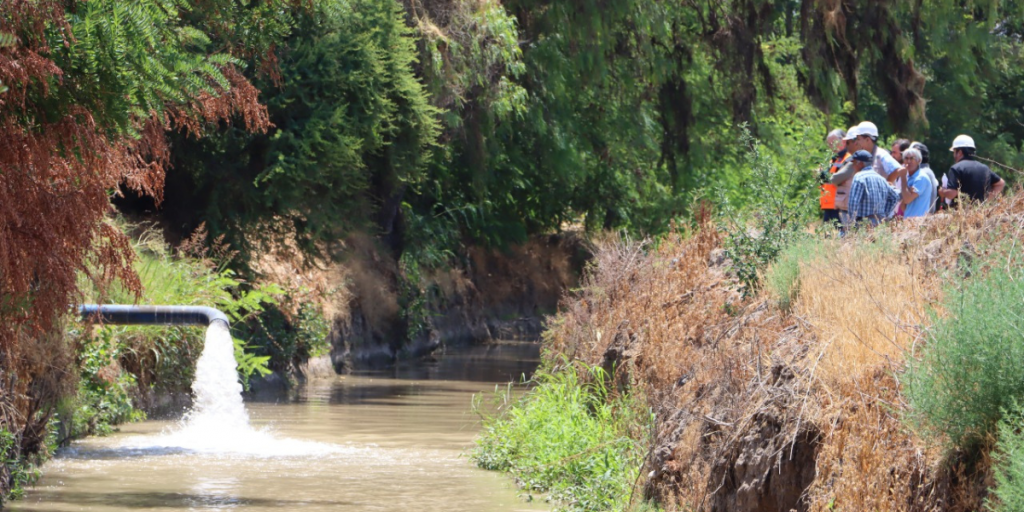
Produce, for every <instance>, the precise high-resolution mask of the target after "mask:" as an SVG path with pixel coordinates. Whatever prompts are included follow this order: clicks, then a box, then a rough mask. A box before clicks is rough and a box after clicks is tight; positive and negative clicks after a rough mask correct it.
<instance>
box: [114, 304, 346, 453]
mask: <svg viewBox="0 0 1024 512" xmlns="http://www.w3.org/2000/svg"><path fill="white" fill-rule="evenodd" d="M192 394H193V396H194V402H193V405H192V410H191V411H189V412H188V413H186V414H185V417H184V418H183V419H182V421H181V423H180V424H179V425H178V426H177V427H175V428H172V429H170V430H169V431H167V432H164V433H162V434H160V435H157V436H143V437H136V438H130V439H128V440H126V442H125V443H124V444H123V445H122V447H124V448H128V449H132V450H144V451H149V450H156V451H181V450H184V451H190V452H201V453H211V454H239V455H251V456H258V457H280V456H310V455H323V454H330V453H338V452H342V451H347V449H346V448H345V447H342V446H337V445H330V444H325V443H316V442H310V441H300V440H296V439H284V438H277V437H275V436H274V435H272V434H271V433H270V432H269V431H267V430H266V429H259V430H257V429H254V428H253V427H252V425H250V424H249V413H248V412H247V411H246V410H245V404H244V403H243V402H242V383H241V382H239V380H238V364H237V363H236V362H235V348H234V343H233V342H232V339H231V333H230V331H229V330H228V327H227V326H226V325H225V324H224V323H223V322H213V323H212V324H210V326H209V327H208V328H207V329H206V345H205V346H204V347H203V353H202V354H201V355H200V356H199V361H198V363H197V364H196V377H195V381H193V382H192Z"/></svg>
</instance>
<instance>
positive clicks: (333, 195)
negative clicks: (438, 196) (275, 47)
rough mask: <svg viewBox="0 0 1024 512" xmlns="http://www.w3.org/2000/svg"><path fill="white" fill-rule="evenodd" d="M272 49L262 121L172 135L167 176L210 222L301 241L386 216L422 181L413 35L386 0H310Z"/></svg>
mask: <svg viewBox="0 0 1024 512" xmlns="http://www.w3.org/2000/svg"><path fill="white" fill-rule="evenodd" d="M286 43H287V46H286V47H285V48H282V49H281V50H280V52H279V53H280V55H279V59H280V60H279V66H280V81H279V82H277V83H275V82H274V81H271V80H265V81H262V82H260V84H261V87H262V88H263V94H264V96H265V97H266V102H267V107H268V109H269V112H270V118H271V121H272V122H273V124H274V128H273V129H272V130H271V131H270V132H268V133H267V134H266V135H262V134H257V135H251V134H249V133H247V132H243V131H241V130H238V129H233V128H228V130H227V131H226V132H224V133H221V134H219V135H218V136H216V137H210V138H208V139H205V140H198V141H196V140H194V139H191V138H182V139H180V140H179V143H180V145H181V147H183V148H186V149H184V150H183V151H181V152H180V153H179V156H180V158H181V160H180V161H179V162H178V164H179V165H178V168H179V171H178V172H179V173H182V174H181V175H179V179H182V180H183V181H185V182H187V183H189V187H192V189H191V190H192V192H194V193H196V194H198V195H199V196H200V197H199V204H204V205H206V212H205V215H206V220H208V222H209V225H210V227H211V230H212V231H213V232H215V233H223V232H228V233H232V234H233V235H236V236H235V240H234V241H235V242H238V243H239V244H240V245H243V246H244V242H245V240H244V239H243V238H242V237H240V236H238V235H240V233H241V231H243V229H239V228H242V227H252V226H254V225H260V224H261V223H262V224H265V225H268V226H270V227H271V228H284V229H294V231H295V232H297V233H298V235H299V237H300V240H301V241H303V242H306V243H307V244H306V246H307V247H311V246H312V245H311V244H310V242H313V241H315V240H318V239H322V238H326V237H327V236H329V235H334V236H337V235H339V234H340V233H343V232H344V230H345V229H346V228H351V227H353V226H358V225H360V224H362V223H366V222H369V221H371V220H372V218H373V217H374V213H372V212H375V213H377V214H379V216H380V221H381V222H380V225H381V226H382V229H383V230H384V231H393V230H394V229H395V219H396V218H397V212H398V209H399V207H400V205H401V199H402V197H403V194H404V191H405V190H406V188H407V187H408V186H409V184H412V183H417V182H420V181H422V180H423V173H422V169H423V167H424V165H425V162H426V159H427V158H428V156H429V155H430V151H429V148H430V147H431V146H432V145H434V144H435V143H436V139H437V135H438V122H437V120H436V115H437V112H436V111H435V109H434V108H433V107H431V105H430V104H429V102H428V98H427V96H426V94H425V93H424V91H423V87H422V85H421V84H420V82H419V80H418V79H417V77H416V76H415V74H414V72H413V67H412V65H413V63H414V62H415V59H416V49H415V43H414V40H413V38H412V35H411V29H409V28H408V27H407V26H406V25H405V22H404V18H403V15H402V11H401V7H400V5H399V4H397V3H395V2H393V1H391V0H359V1H356V2H342V1H331V2H320V3H318V4H317V6H316V7H315V9H313V10H312V11H311V12H309V13H307V14H306V15H304V16H302V17H300V18H299V19H298V21H297V25H296V26H295V29H294V31H293V32H292V34H291V36H290V37H289V39H288V40H287V41H286Z"/></svg>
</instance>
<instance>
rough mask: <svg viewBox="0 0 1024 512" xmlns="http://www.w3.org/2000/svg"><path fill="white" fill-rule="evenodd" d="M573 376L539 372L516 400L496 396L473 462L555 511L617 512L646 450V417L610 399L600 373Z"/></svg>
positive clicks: (621, 398) (620, 399)
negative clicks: (494, 409) (541, 497)
mask: <svg viewBox="0 0 1024 512" xmlns="http://www.w3.org/2000/svg"><path fill="white" fill-rule="evenodd" d="M578 371H580V370H578V369H576V368H575V367H572V366H570V367H567V368H563V369H561V370H559V371H557V372H541V373H538V374H537V375H536V376H535V377H534V382H535V386H534V387H533V388H532V389H531V390H530V391H528V392H527V393H526V394H525V395H523V396H522V397H521V398H519V399H517V400H513V399H512V396H511V390H509V389H506V390H504V391H499V392H498V393H497V394H496V398H497V400H498V401H499V403H500V404H501V406H500V408H499V414H498V416H496V417H491V418H486V419H485V424H484V430H483V434H482V436H481V438H480V440H479V441H478V446H477V448H476V450H475V451H474V452H473V459H474V460H475V461H476V462H477V464H478V465H479V466H480V467H482V468H485V469H491V470H498V471H505V472H508V473H510V474H511V475H512V476H513V477H514V478H515V479H516V482H517V483H518V484H519V486H520V487H522V488H523V490H524V491H525V492H526V493H527V494H528V495H529V496H530V497H532V496H533V494H535V493H541V494H546V495H547V496H548V497H549V498H550V499H551V500H553V501H554V502H555V503H556V505H557V506H558V507H559V509H560V510H570V511H605V510H624V509H626V508H627V506H628V505H629V502H630V498H631V496H632V495H633V483H634V482H636V480H637V472H638V471H639V470H640V465H641V463H642V461H643V457H644V454H645V450H646V448H645V445H646V443H645V442H644V441H645V440H644V439H642V437H643V436H642V435H641V436H640V437H641V438H640V439H638V438H637V436H636V434H637V432H638V431H639V432H640V433H641V434H642V433H645V431H646V430H647V428H649V425H650V421H651V420H650V413H649V412H648V410H647V408H646V407H644V406H642V405H641V404H640V403H639V402H638V401H637V400H635V399H633V398H631V397H629V396H627V395H614V396H612V395H610V394H609V392H608V390H607V389H606V388H605V387H604V385H603V384H602V383H603V379H604V375H603V372H601V370H600V369H595V370H592V372H591V375H588V376H586V377H588V378H589V379H588V381H584V380H583V379H581V378H580V376H579V375H577V372H578ZM634 498H636V497H634ZM636 501H640V500H639V499H636Z"/></svg>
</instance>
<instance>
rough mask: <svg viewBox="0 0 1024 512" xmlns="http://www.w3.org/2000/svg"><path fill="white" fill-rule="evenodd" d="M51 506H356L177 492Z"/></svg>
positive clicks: (74, 499) (61, 498)
mask: <svg viewBox="0 0 1024 512" xmlns="http://www.w3.org/2000/svg"><path fill="white" fill-rule="evenodd" d="M48 498H49V500H48V501H50V502H63V503H68V504H72V505H103V506H114V507H123V508H139V509H149V508H174V509H190V508H194V507H204V508H205V507H212V508H235V507H240V506H249V507H267V508H281V509H282V510H294V509H295V507H308V506H321V507H341V506H350V505H354V504H356V502H354V501H335V500H316V499H298V500H289V499H281V498H245V497H239V496H218V495H212V494H194V493H177V492H109V493H108V492H84V491H79V492H67V491H65V492H61V493H55V494H53V495H52V496H48Z"/></svg>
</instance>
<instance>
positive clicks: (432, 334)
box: [253, 234, 589, 376]
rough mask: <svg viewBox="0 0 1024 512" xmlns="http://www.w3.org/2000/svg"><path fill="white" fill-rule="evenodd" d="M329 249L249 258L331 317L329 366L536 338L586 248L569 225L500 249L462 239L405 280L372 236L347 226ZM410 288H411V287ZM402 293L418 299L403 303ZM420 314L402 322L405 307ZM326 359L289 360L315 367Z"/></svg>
mask: <svg viewBox="0 0 1024 512" xmlns="http://www.w3.org/2000/svg"><path fill="white" fill-rule="evenodd" d="M331 253H332V254H331V259H330V260H328V259H327V258H320V259H315V258H310V257H309V256H306V255H302V254H300V253H299V252H298V251H294V250H289V249H286V248H285V249H282V248H277V249H275V250H273V251H266V252H264V253H263V254H262V255H260V256H259V257H257V258H256V259H255V260H254V264H253V269H254V270H255V271H256V272H257V274H258V275H259V276H260V280H262V281H264V282H271V283H276V284H278V285H280V286H282V287H283V288H285V289H287V290H305V292H303V293H302V294H301V296H303V297H306V300H311V301H315V302H316V303H317V304H318V305H319V306H320V307H321V308H322V310H323V312H324V314H325V316H326V318H327V321H328V322H329V324H330V326H331V329H330V340H331V351H330V355H329V361H330V366H332V367H333V368H334V370H335V371H337V372H343V371H347V370H349V369H352V368H358V367H372V366H381V365H387V364H391V363H394V362H395V361H397V360H399V359H401V358H413V357H420V356H424V355H427V354H430V353H432V352H434V351H436V350H443V348H444V347H446V346H452V345H465V344H471V343H479V342H483V341H486V340H492V339H506V340H508V339H515V340H539V339H540V334H541V332H542V331H543V326H544V321H545V319H546V318H547V316H548V315H551V314H553V313H554V312H555V311H556V309H557V306H558V301H559V300H560V298H561V297H562V295H563V293H564V292H565V290H568V289H569V288H571V287H573V286H575V285H576V284H577V283H578V281H579V275H580V272H581V270H582V267H583V265H584V264H585V262H586V260H587V258H588V257H589V253H588V251H587V250H586V249H585V247H584V245H583V242H582V241H581V240H580V238H578V237H577V236H575V235H573V234H564V235H546V236H537V237H534V238H532V239H530V240H529V241H528V242H527V243H525V244H522V245H518V246H513V247H509V248H508V249H506V250H499V249H489V248H483V247H469V248H467V249H466V250H465V252H464V253H463V254H461V255H459V256H460V257H459V258H458V259H459V261H460V262H461V263H460V264H459V265H458V266H456V267H454V268H448V269H444V270H433V271H424V272H422V274H421V278H420V279H419V280H418V282H415V283H409V282H408V281H407V280H406V281H403V279H407V278H406V276H404V275H403V274H402V272H400V269H399V264H398V262H396V261H395V260H394V259H393V258H392V257H390V256H389V253H388V252H387V251H385V250H382V249H381V248H380V247H379V246H378V244H377V243H376V242H375V240H374V239H373V238H372V237H369V236H366V235H360V234H357V235H353V236H350V237H349V238H347V239H346V240H344V241H342V242H339V243H338V244H337V245H336V246H335V247H332V248H331ZM410 290H412V291H411V292H410ZM410 293H415V294H416V297H415V298H416V299H417V302H415V303H412V304H413V305H410V300H409V295H410ZM413 307H415V308H418V310H417V311H416V312H415V313H416V314H418V315H419V318H422V319H423V320H424V322H425V324H426V325H425V327H424V328H422V329H419V330H418V332H413V331H414V330H413V329H411V328H410V322H411V318H410V317H411V315H410V310H411V309H412V308H413ZM325 366H326V365H325V361H324V360H323V359H321V360H319V361H313V362H312V364H303V365H299V366H297V367H296V368H295V370H296V372H297V373H298V374H299V375H300V376H301V375H307V376H308V375H322V374H324V373H325Z"/></svg>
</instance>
